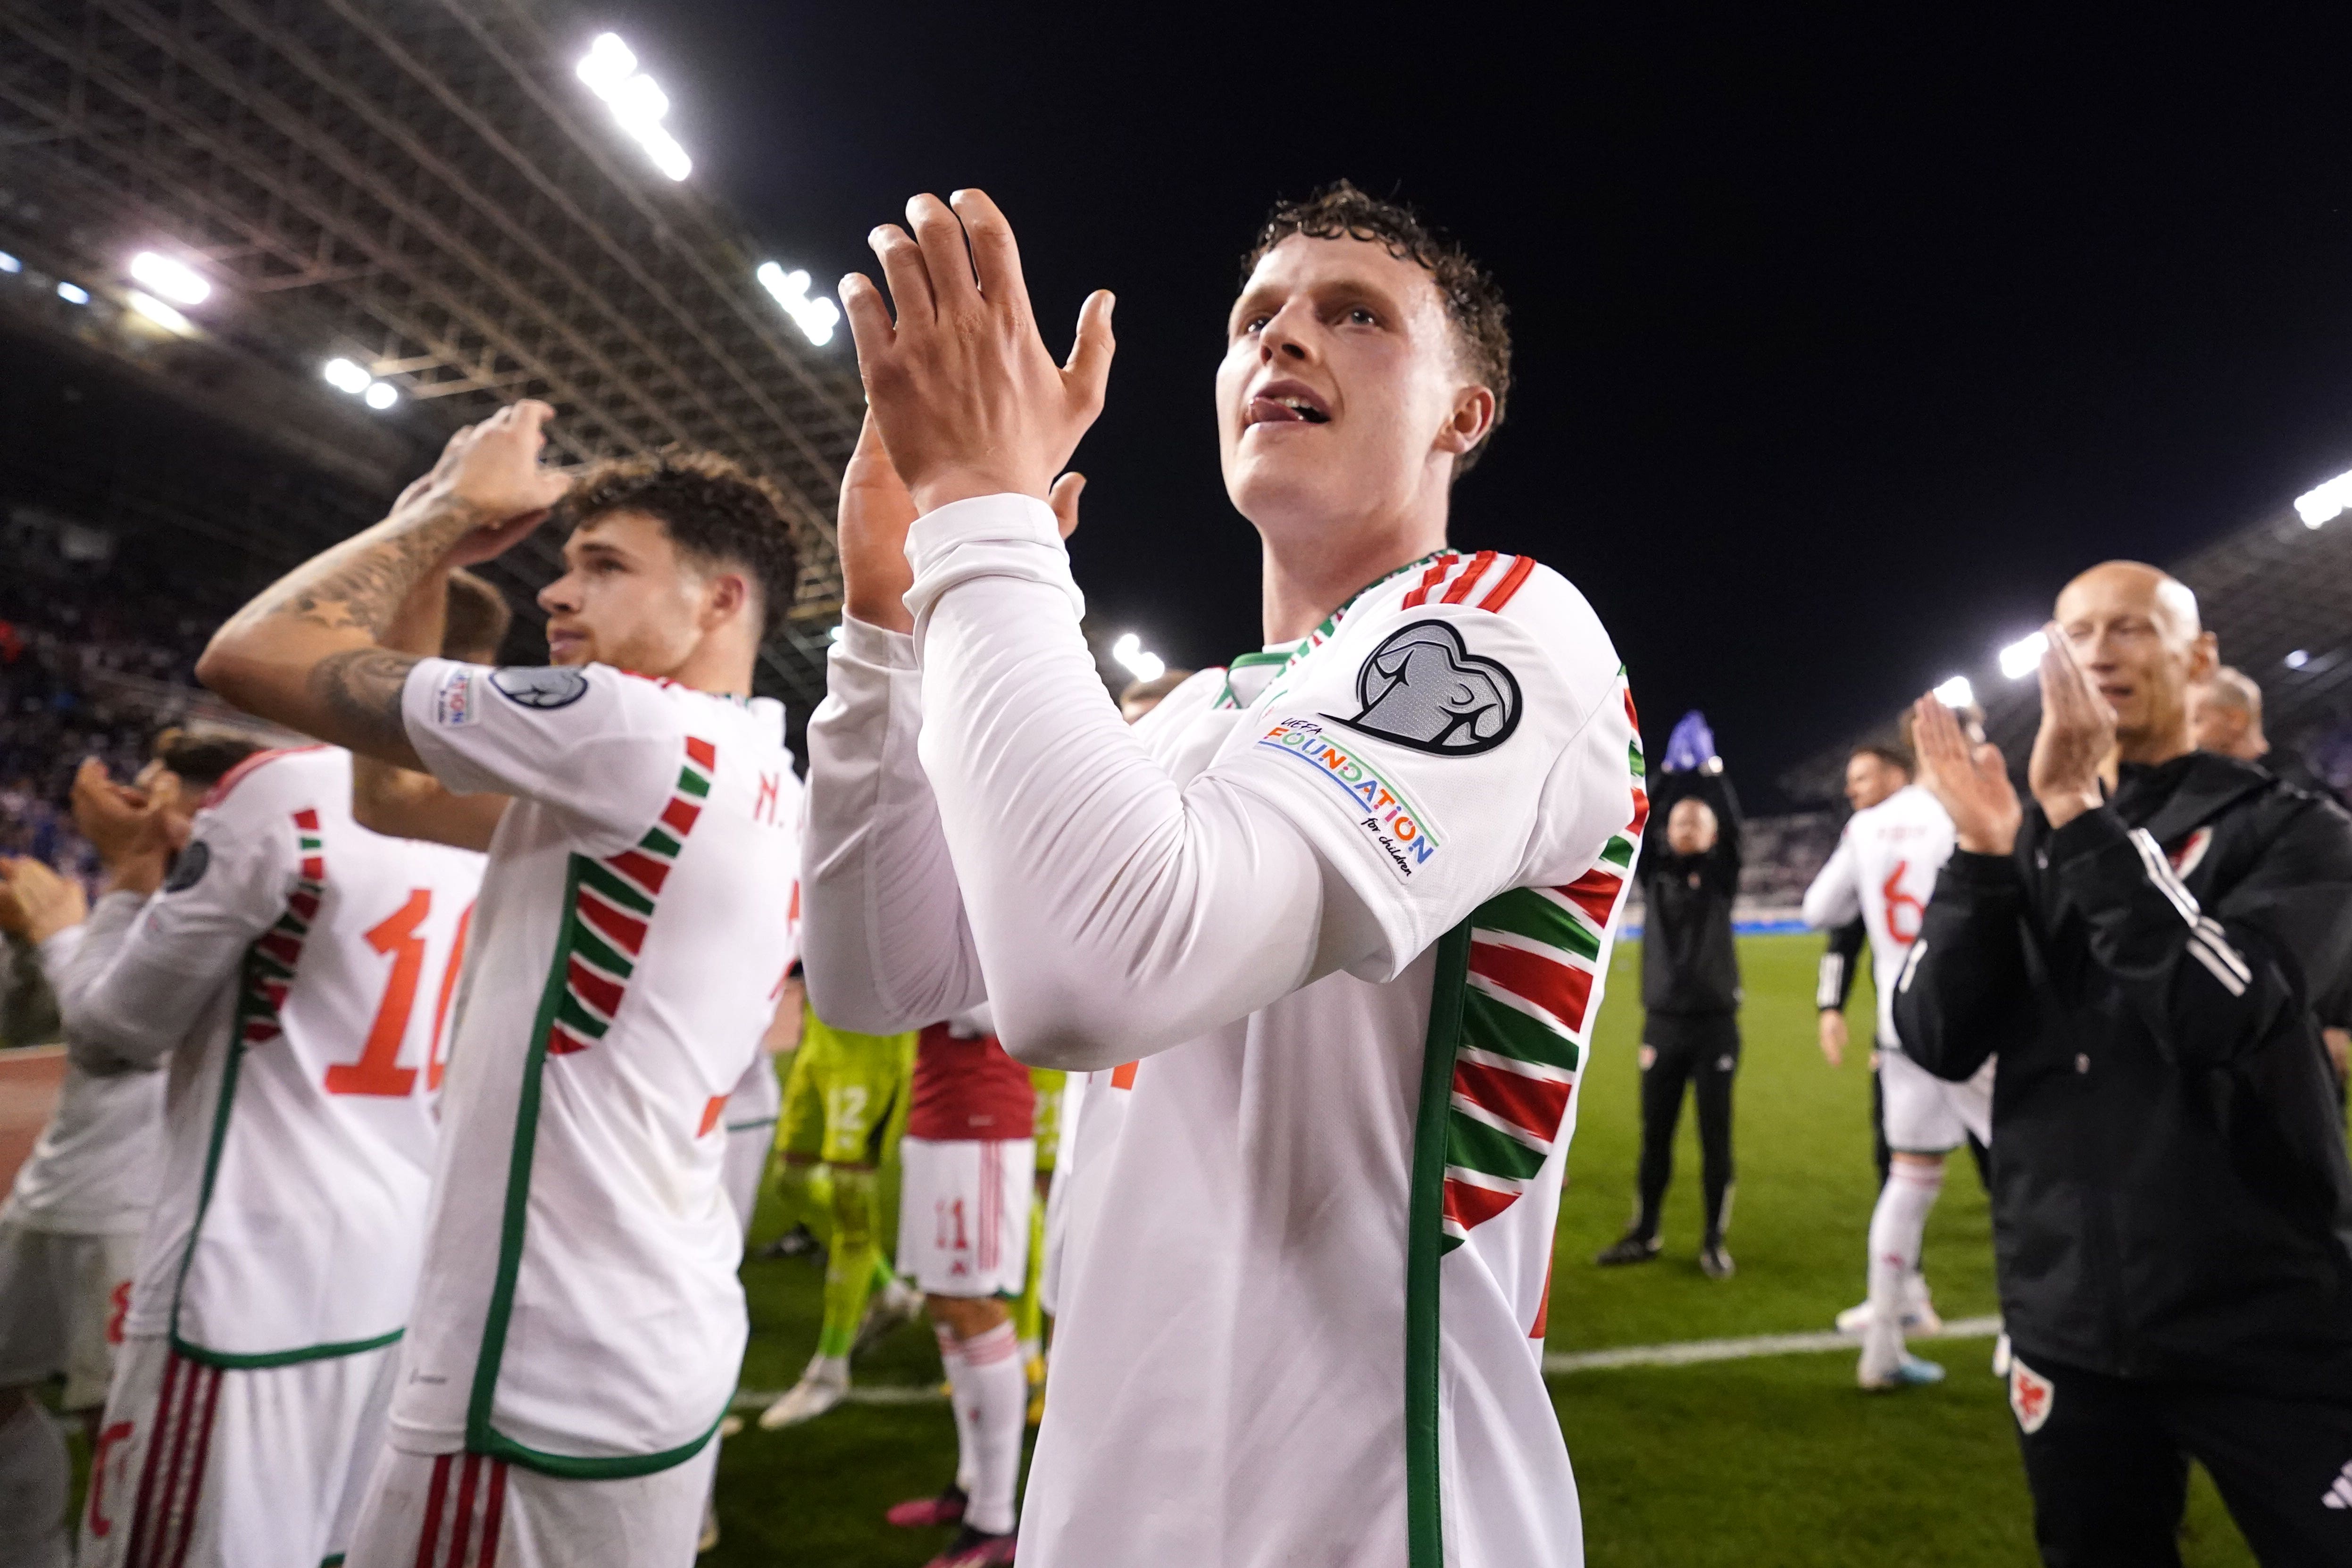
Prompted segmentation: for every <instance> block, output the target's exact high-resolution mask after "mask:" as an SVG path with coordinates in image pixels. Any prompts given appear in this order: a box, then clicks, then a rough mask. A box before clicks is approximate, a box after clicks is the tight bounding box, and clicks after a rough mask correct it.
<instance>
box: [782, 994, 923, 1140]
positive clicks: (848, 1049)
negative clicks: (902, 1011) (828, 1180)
mask: <svg viewBox="0 0 2352 1568" xmlns="http://www.w3.org/2000/svg"><path fill="white" fill-rule="evenodd" d="M914 1066H915V1037H914V1036H913V1035H911V1034H907V1035H857V1034H852V1033H850V1032H849V1031H848V1030H846V1029H836V1028H834V1027H833V1026H830V1025H828V1024H827V1023H825V1022H824V1020H823V1019H822V1018H819V1017H818V1016H816V1015H815V1014H814V1013H811V1012H807V1011H805V1009H803V1016H802V1026H801V1044H800V1048H799V1049H798V1050H796V1051H794V1052H793V1068H792V1072H791V1075H790V1076H789V1077H787V1078H786V1079H785V1080H784V1110H783V1118H782V1120H783V1128H782V1147H783V1152H784V1157H785V1158H786V1159H790V1160H800V1161H809V1160H820V1161H823V1162H824V1163H826V1164H828V1165H850V1166H862V1167H864V1168H866V1169H868V1170H872V1169H875V1168H877V1167H878V1166H880V1165H881V1163H883V1161H884V1160H886V1159H887V1158H888V1156H889V1154H890V1152H892V1148H893V1146H894V1145H895V1144H896V1143H897V1142H898V1132H899V1130H900V1129H901V1128H902V1127H904V1126H905V1125H906V1121H907V1080H908V1075H909V1074H910V1073H912V1072H913V1070H914Z"/></svg>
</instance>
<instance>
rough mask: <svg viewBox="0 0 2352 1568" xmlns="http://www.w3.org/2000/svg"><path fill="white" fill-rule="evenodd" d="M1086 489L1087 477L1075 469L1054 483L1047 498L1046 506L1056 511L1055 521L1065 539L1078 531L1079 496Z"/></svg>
mask: <svg viewBox="0 0 2352 1568" xmlns="http://www.w3.org/2000/svg"><path fill="white" fill-rule="evenodd" d="M1086 488H1087V477H1086V475H1084V474H1082V473H1079V472H1078V471H1077V470H1076V469H1075V468H1073V469H1071V470H1070V471H1069V472H1068V473H1066V474H1064V475H1063V476H1062V477H1061V478H1060V479H1055V481H1054V489H1053V490H1052V492H1051V493H1049V494H1048V495H1047V496H1046V497H1045V504H1046V505H1048V506H1050V507H1052V508H1053V509H1054V521H1055V523H1056V524H1057V525H1059V526H1060V528H1061V530H1062V537H1063V538H1064V539H1067V538H1069V537H1070V535H1072V534H1074V533H1076V532H1077V531H1078V496H1079V494H1080V493H1081V492H1082V491H1084V490H1085V489H1086Z"/></svg>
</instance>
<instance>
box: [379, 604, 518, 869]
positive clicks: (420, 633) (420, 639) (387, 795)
mask: <svg viewBox="0 0 2352 1568" xmlns="http://www.w3.org/2000/svg"><path fill="white" fill-rule="evenodd" d="M452 575H455V574H452V573H451V572H450V571H448V570H447V569H446V567H445V568H436V570H434V571H433V572H431V573H429V574H426V575H425V577H423V578H422V579H420V580H419V581H418V583H417V584H416V586H415V587H414V588H412V589H410V590H409V594H408V597H407V599H406V600H405V601H404V602H403V603H402V605H401V606H400V611H399V613H398V614H397V615H395V616H393V620H392V626H390V628H389V629H387V630H386V631H385V633H384V635H383V646H384V647H387V648H390V649H392V650H394V652H397V653H403V654H414V655H418V656H422V655H425V654H429V653H437V654H439V655H440V656H441V657H442V658H455V659H462V660H464V661H465V662H467V663H469V664H488V663H490V662H492V661H493V660H494V659H496V658H497V657H498V650H497V649H496V648H490V647H452V646H451V645H450V643H449V640H448V637H447V635H446V626H447V624H448V622H447V611H448V606H449V599H450V590H449V580H450V578H451V577H452ZM404 679H405V678H404ZM511 798H512V797H511V796H509V795H488V794H485V795H459V794H458V793H457V792H456V791H455V790H452V789H450V788H449V787H448V786H447V785H446V784H443V783H442V782H441V781H440V780H439V779H436V778H435V777H434V776H433V775H432V774H431V773H418V772H416V771H415V769H413V768H403V767H395V766H394V765H393V764H392V763H387V762H384V761H382V760H381V759H379V758H376V757H371V756H367V755H365V754H363V753H359V752H354V753H353V754H352V817H353V818H354V819H355V820H356V821H357V822H358V823H359V825H360V826H362V827H365V828H370V829H372V830H373V831H374V832H377V833H381V834H383V835H385V836H387V837H393V838H422V839H425V840H426V841H427V842H428V843H433V844H450V845H455V846H456V847H458V848H460V849H481V850H487V849H488V848H489V847H490V835H491V834H492V833H494V832H496V831H497V830H498V826H499V818H500V817H502V816H505V815H506V809H507V802H508V801H509V799H511Z"/></svg>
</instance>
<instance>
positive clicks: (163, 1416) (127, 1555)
mask: <svg viewBox="0 0 2352 1568" xmlns="http://www.w3.org/2000/svg"><path fill="white" fill-rule="evenodd" d="M183 1364H184V1363H182V1362H181V1360H180V1358H179V1357H178V1356H172V1357H169V1358H167V1359H166V1360H165V1361H164V1363H163V1391H162V1392H161V1393H159V1394H156V1396H155V1410H154V1414H153V1415H150V1416H149V1417H148V1422H149V1435H148V1438H147V1460H146V1463H144V1464H142V1465H141V1466H140V1467H139V1495H138V1497H137V1498H136V1499H135V1500H133V1501H132V1502H131V1545H130V1547H129V1548H128V1549H127V1550H126V1551H125V1552H124V1556H123V1560H124V1561H125V1562H127V1563H137V1562H138V1561H139V1560H140V1556H141V1552H142V1549H143V1548H144V1547H145V1545H146V1543H147V1538H148V1537H149V1535H151V1534H152V1532H153V1531H154V1528H155V1525H154V1517H155V1516H154V1515H153V1513H152V1512H151V1511H150V1510H151V1509H152V1506H153V1503H154V1500H155V1476H156V1473H157V1471H159V1470H160V1469H161V1468H163V1452H164V1442H163V1439H164V1437H165V1436H166V1434H168V1433H169V1432H170V1430H171V1426H172V1412H173V1408H174V1405H176V1403H177V1401H178V1400H179V1398H180V1368H181V1366H182V1365H183Z"/></svg>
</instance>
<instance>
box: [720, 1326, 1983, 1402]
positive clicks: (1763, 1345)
mask: <svg viewBox="0 0 2352 1568" xmlns="http://www.w3.org/2000/svg"><path fill="white" fill-rule="evenodd" d="M1999 1332H2000V1319H1999V1318H1955V1319H1953V1320H1951V1321H1949V1322H1947V1323H1946V1324H1945V1325H1944V1330H1943V1332H1941V1333H1936V1334H1910V1335H1906V1338H1907V1339H1909V1340H1911V1341H1913V1342H1922V1341H1927V1340H1989V1339H1990V1338H1992V1337H1993V1336H1994V1335H1995V1334H1998V1333H1999ZM1861 1345H1862V1337H1861V1336H1860V1335H1858V1334H1842V1333H1839V1332H1838V1331H1836V1330H1834V1329H1832V1330H1829V1331H1824V1332H1821V1333H1810V1334H1750V1335H1748V1336H1747V1337H1746V1338H1744V1339H1736V1340H1677V1341H1675V1342H1674V1343H1672V1344H1664V1345H1618V1346H1616V1347H1614V1348H1613V1349H1610V1350H1605V1351H1571V1352H1564V1353H1562V1354H1559V1355H1548V1356H1546V1357H1544V1360H1543V1369H1544V1375H1545V1376H1547V1377H1564V1376H1566V1375H1567V1374H1568V1373H1571V1372H1607V1371H1610V1370H1612V1369H1613V1368H1616V1367H1621V1366H1696V1365H1698V1364H1700V1363H1703V1362H1710V1361H1747V1360H1749V1359H1751V1358H1753V1357H1756V1356H1767V1355H1804V1354H1810V1353H1812V1352H1820V1351H1844V1350H1857V1349H1859V1348H1860V1347H1861ZM782 1397H783V1394H782V1393H761V1392H759V1391H757V1390H753V1389H749V1388H746V1389H739V1390H738V1391H737V1392H736V1394H735V1403H734V1405H732V1406H731V1408H733V1409H736V1410H765V1409H766V1408H767V1407H768V1406H769V1405H773V1404H774V1403H775V1402H776V1401H777V1400H779V1399H782ZM947 1397H948V1396H947V1394H945V1393H943V1392H941V1390H940V1387H939V1385H938V1384H930V1385H929V1386H927V1387H914V1388H910V1387H907V1386H905V1385H904V1384H882V1385H880V1386H878V1387H868V1388H853V1389H851V1390H850V1391H849V1397H848V1401H847V1403H849V1404H851V1405H943V1404H945V1403H946V1402H947Z"/></svg>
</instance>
